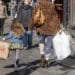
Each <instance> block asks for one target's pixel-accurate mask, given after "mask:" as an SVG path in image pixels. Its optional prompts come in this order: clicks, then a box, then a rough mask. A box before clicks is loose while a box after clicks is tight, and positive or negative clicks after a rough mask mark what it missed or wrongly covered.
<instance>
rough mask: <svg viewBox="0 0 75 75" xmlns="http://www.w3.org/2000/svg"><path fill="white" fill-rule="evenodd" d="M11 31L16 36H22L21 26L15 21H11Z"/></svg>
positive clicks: (22, 29)
mask: <svg viewBox="0 0 75 75" xmlns="http://www.w3.org/2000/svg"><path fill="white" fill-rule="evenodd" d="M11 31H13V32H14V33H15V34H16V35H17V36H19V35H22V34H23V33H24V32H25V30H24V28H23V25H22V24H21V23H20V22H19V21H18V20H17V19H14V20H13V22H12V25H11Z"/></svg>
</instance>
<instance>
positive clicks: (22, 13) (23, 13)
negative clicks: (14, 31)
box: [17, 0, 32, 48]
mask: <svg viewBox="0 0 75 75" xmlns="http://www.w3.org/2000/svg"><path fill="white" fill-rule="evenodd" d="M31 2H32V0H23V1H22V2H20V3H21V4H19V5H20V6H19V8H18V11H17V19H18V20H19V21H20V22H21V23H22V24H23V27H24V29H25V30H26V32H25V34H24V38H23V42H24V47H27V48H31V46H32V32H31V31H29V30H28V25H29V22H30V20H31V17H32V6H31Z"/></svg>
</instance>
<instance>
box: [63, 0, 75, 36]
mask: <svg viewBox="0 0 75 75" xmlns="http://www.w3.org/2000/svg"><path fill="white" fill-rule="evenodd" d="M63 2H64V3H63V4H64V5H63V7H64V18H63V23H64V24H63V25H64V27H65V28H66V29H69V31H70V32H71V34H72V35H73V36H74V37H75V0H64V1H63Z"/></svg>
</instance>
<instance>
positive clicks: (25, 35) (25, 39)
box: [23, 33, 28, 47]
mask: <svg viewBox="0 0 75 75" xmlns="http://www.w3.org/2000/svg"><path fill="white" fill-rule="evenodd" d="M27 40H28V38H27V33H25V34H24V36H23V45H24V47H27Z"/></svg>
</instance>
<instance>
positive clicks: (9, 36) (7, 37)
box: [5, 32, 13, 40]
mask: <svg viewBox="0 0 75 75" xmlns="http://www.w3.org/2000/svg"><path fill="white" fill-rule="evenodd" d="M12 37H13V34H12V32H9V33H8V35H7V36H6V37H5V39H6V40H8V39H11V38H12Z"/></svg>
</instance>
